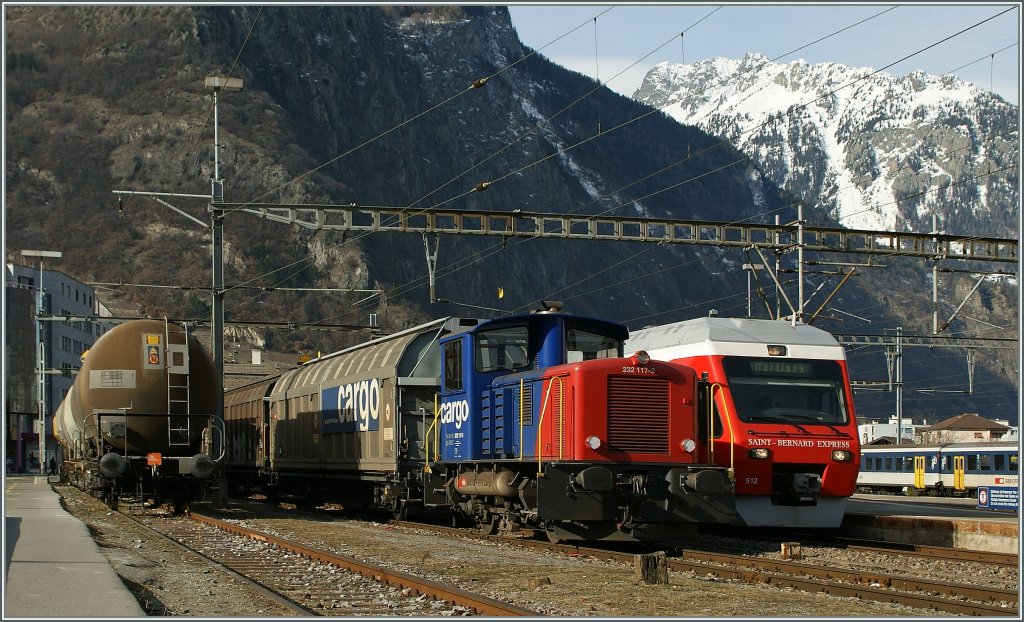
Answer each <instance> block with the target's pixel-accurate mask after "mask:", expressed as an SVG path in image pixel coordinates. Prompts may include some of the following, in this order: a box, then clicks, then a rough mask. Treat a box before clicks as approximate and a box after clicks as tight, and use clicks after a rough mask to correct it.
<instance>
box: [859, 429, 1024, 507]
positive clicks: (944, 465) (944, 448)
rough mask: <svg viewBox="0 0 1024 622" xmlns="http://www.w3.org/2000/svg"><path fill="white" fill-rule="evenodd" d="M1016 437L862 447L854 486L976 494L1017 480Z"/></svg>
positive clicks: (869, 489)
mask: <svg viewBox="0 0 1024 622" xmlns="http://www.w3.org/2000/svg"><path fill="white" fill-rule="evenodd" d="M1019 446H1020V445H1019V443H1018V442H1017V441H979V442H973V443H966V442H959V443H942V444H926V445H916V444H907V445H873V446H865V447H862V448H861V467H860V474H859V476H858V477H857V488H858V490H860V491H862V492H869V493H870V492H876V493H877V492H887V493H896V494H916V495H933V496H940V497H941V496H958V497H977V496H978V488H979V487H981V488H985V487H1013V488H1016V487H1018V486H1019V485H1020V474H1019V470H1018V465H1017V454H1018V449H1019Z"/></svg>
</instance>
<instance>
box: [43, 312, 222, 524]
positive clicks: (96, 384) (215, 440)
mask: <svg viewBox="0 0 1024 622" xmlns="http://www.w3.org/2000/svg"><path fill="white" fill-rule="evenodd" d="M222 391H223V388H222V385H221V382H220V379H219V378H218V377H217V375H216V373H215V371H214V367H213V362H212V360H211V359H210V356H209V354H207V352H206V350H205V349H204V348H203V346H202V345H201V344H200V343H199V341H198V340H197V339H196V338H195V337H193V336H192V335H189V334H188V333H187V332H186V331H185V330H184V329H183V328H181V327H179V326H176V325H174V324H170V323H168V322H167V321H166V320H150V319H147V320H133V321H130V322H126V323H124V324H120V325H118V326H115V327H114V328H113V329H111V330H110V331H108V332H107V333H105V334H104V335H103V336H102V337H100V338H99V339H98V340H97V341H96V343H95V344H94V345H93V347H92V348H91V349H90V350H89V351H88V352H86V353H85V354H84V355H83V360H82V367H81V369H80V370H79V373H78V376H77V378H76V379H75V382H74V384H73V385H72V387H71V390H70V391H68V394H67V396H66V397H65V398H64V400H63V401H62V402H61V404H60V406H59V407H58V408H57V411H56V413H55V415H54V430H55V435H56V437H57V439H58V441H59V442H60V444H61V446H62V447H63V451H64V461H63V463H62V466H61V470H62V472H61V475H62V476H63V477H64V478H66V479H67V480H68V481H70V482H71V483H72V484H74V485H75V486H77V487H79V488H81V489H83V490H86V491H89V492H90V493H92V494H94V495H95V496H97V497H100V498H102V499H104V500H105V501H106V502H107V504H108V505H109V506H110V507H111V508H114V509H116V508H117V505H118V499H119V498H120V496H121V494H122V493H133V494H136V495H139V496H140V497H146V498H150V499H152V501H153V502H154V503H164V502H167V501H172V502H173V503H174V507H175V509H176V510H177V511H182V510H184V509H185V506H186V505H187V503H188V502H189V501H190V500H192V499H195V498H197V496H198V495H200V494H202V493H203V490H202V487H203V485H204V484H206V483H207V482H208V481H209V479H210V477H211V476H212V475H213V474H214V472H215V471H216V469H217V467H218V464H219V461H220V460H221V458H222V453H223V452H222V450H221V449H219V447H222V446H223V424H222V423H219V422H218V421H217V420H216V406H217V400H218V399H219V398H220V396H221V394H222Z"/></svg>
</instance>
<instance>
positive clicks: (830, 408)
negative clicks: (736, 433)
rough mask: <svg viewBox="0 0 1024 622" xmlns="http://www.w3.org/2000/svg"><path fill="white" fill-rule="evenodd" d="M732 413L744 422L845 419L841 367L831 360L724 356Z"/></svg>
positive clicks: (834, 421)
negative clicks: (733, 406)
mask: <svg viewBox="0 0 1024 622" xmlns="http://www.w3.org/2000/svg"><path fill="white" fill-rule="evenodd" d="M722 366H723V367H724V368H725V375H726V377H727V378H728V381H729V387H730V388H731V389H732V394H733V401H734V403H735V406H736V413H737V415H738V416H739V418H740V420H741V421H745V422H747V423H768V422H772V423H776V422H778V423H792V424H794V425H800V424H803V423H812V424H814V423H818V424H824V425H845V424H847V423H849V414H848V410H847V407H846V395H845V394H844V392H843V372H842V368H841V367H840V366H839V364H838V363H837V362H835V361H826V360H809V359H803V360H800V359H769V358H747V357H738V356H727V357H725V358H723V359H722Z"/></svg>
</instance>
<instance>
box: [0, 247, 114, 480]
mask: <svg viewBox="0 0 1024 622" xmlns="http://www.w3.org/2000/svg"><path fill="white" fill-rule="evenodd" d="M40 279H41V280H42V296H41V299H42V300H41V304H42V306H41V307H39V305H40V295H39V294H40V290H39V284H40ZM4 285H5V287H4V314H5V315H4V317H5V321H6V324H5V330H4V374H5V378H4V393H5V394H4V405H5V421H6V426H5V427H6V430H7V433H6V436H5V441H6V443H5V451H6V456H7V457H9V458H11V460H12V462H13V465H12V466H13V468H14V470H16V471H22V472H25V471H31V470H34V468H35V469H38V465H39V464H40V463H39V462H37V460H38V459H39V426H40V412H42V424H43V426H44V428H45V429H44V438H45V441H44V443H45V455H44V456H43V457H42V461H41V463H42V464H43V465H45V464H46V463H47V460H48V459H49V458H50V457H51V456H53V457H55V458H56V459H57V460H58V461H59V460H60V448H59V446H58V444H57V441H56V439H55V438H54V436H53V413H54V412H55V411H56V409H57V407H58V406H59V405H60V403H61V401H63V400H64V397H65V396H66V395H67V393H68V390H70V389H71V385H72V384H73V383H74V381H75V373H76V372H77V370H78V368H79V367H80V366H81V364H82V353H83V352H85V351H86V350H88V349H89V348H90V347H92V344H93V343H95V342H96V339H98V338H99V337H100V335H102V334H103V333H105V332H106V331H107V330H109V329H110V328H111V325H110V324H104V323H99V322H95V321H85V319H83V318H86V317H93V318H95V317H101V316H102V317H109V316H110V313H109V311H107V309H106V308H105V307H104V306H103V305H102V304H101V303H99V301H97V300H96V297H95V292H94V291H93V289H92V288H91V287H89V286H87V285H85V284H84V283H82V282H80V281H77V280H75V279H73V278H71V277H69V276H68V275H66V274H64V273H63V272H59V271H57V270H45V269H44V270H42V272H40V270H39V268H33V267H29V266H20V265H16V264H7V267H6V271H5V280H4ZM37 308H41V313H38V315H37ZM54 316H64V317H65V318H67V319H65V320H60V319H59V317H54ZM75 318H78V319H75ZM37 319H39V321H37ZM37 344H39V347H37ZM40 355H41V357H40ZM40 358H41V359H42V361H41V363H40ZM40 371H42V374H40ZM40 378H41V379H42V381H40ZM40 387H42V391H40ZM40 395H41V396H42V399H40ZM33 467H34V468H33Z"/></svg>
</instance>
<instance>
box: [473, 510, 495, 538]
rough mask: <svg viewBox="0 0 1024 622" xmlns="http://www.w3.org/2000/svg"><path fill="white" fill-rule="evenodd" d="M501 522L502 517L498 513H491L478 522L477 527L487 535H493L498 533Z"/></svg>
mask: <svg viewBox="0 0 1024 622" xmlns="http://www.w3.org/2000/svg"><path fill="white" fill-rule="evenodd" d="M500 524H501V517H500V516H498V515H497V514H491V515H490V516H489V517H487V518H486V519H484V520H482V521H480V522H479V523H477V529H478V530H479V531H480V533H481V534H483V535H485V536H493V535H494V534H496V533H498V525H500Z"/></svg>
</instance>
